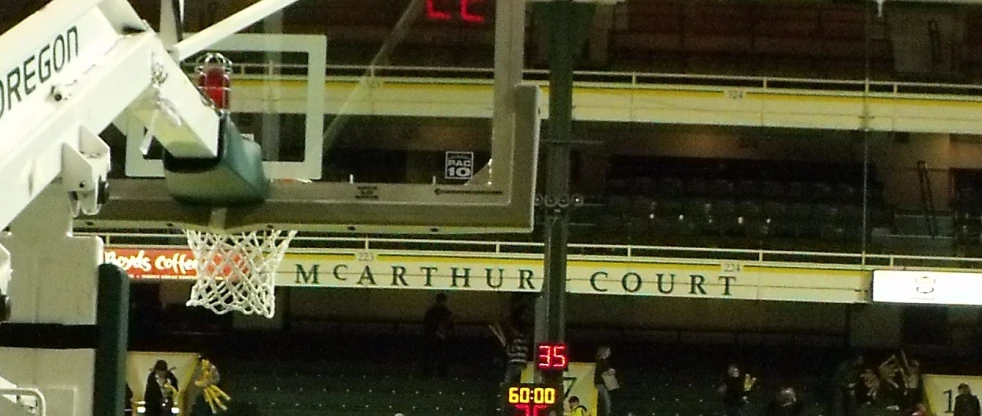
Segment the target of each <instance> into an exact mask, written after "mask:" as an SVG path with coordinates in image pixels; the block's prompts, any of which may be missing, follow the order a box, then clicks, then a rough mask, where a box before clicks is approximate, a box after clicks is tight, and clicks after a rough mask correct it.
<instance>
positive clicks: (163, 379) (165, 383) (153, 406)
mask: <svg viewBox="0 0 982 416" xmlns="http://www.w3.org/2000/svg"><path fill="white" fill-rule="evenodd" d="M176 395H177V377H175V376H174V372H173V371H171V368H170V367H168V366H167V361H164V360H157V363H156V364H154V366H153V370H151V371H150V374H149V375H147V389H146V391H145V392H144V394H143V405H144V407H146V413H145V415H146V416H165V415H169V414H170V408H171V407H172V406H173V405H174V397H175V396H176Z"/></svg>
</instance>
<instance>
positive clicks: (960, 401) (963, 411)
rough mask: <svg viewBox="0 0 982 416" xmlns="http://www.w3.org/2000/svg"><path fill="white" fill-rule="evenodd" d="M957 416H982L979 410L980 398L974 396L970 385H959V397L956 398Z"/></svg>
mask: <svg viewBox="0 0 982 416" xmlns="http://www.w3.org/2000/svg"><path fill="white" fill-rule="evenodd" d="M954 410H955V416H982V413H980V409H979V398H978V397H975V395H973V394H972V389H971V388H969V387H968V384H965V383H962V384H960V385H958V396H957V397H955V409H954Z"/></svg>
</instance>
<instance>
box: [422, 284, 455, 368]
mask: <svg viewBox="0 0 982 416" xmlns="http://www.w3.org/2000/svg"><path fill="white" fill-rule="evenodd" d="M452 331H453V312H451V311H450V308H449V307H447V295H445V294H443V293H440V294H438V295H436V302H435V303H434V304H433V306H431V307H430V309H429V310H427V311H426V315H425V316H424V317H423V335H424V338H425V339H424V342H425V343H426V351H425V354H426V358H425V360H424V362H423V373H424V374H425V375H436V376H437V377H440V378H444V377H446V376H447V364H448V363H447V361H448V358H447V354H448V353H449V352H450V349H449V348H448V347H447V345H448V343H449V341H450V339H449V338H450V333H451V332H452Z"/></svg>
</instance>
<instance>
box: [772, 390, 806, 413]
mask: <svg viewBox="0 0 982 416" xmlns="http://www.w3.org/2000/svg"><path fill="white" fill-rule="evenodd" d="M804 410H805V402H803V401H801V400H798V394H797V393H795V391H794V389H793V388H791V387H785V388H783V389H781V391H780V392H778V393H777V396H775V397H774V398H773V399H772V400H771V402H770V403H769V404H768V405H767V412H766V416H799V415H800V414H801V412H803V411H804Z"/></svg>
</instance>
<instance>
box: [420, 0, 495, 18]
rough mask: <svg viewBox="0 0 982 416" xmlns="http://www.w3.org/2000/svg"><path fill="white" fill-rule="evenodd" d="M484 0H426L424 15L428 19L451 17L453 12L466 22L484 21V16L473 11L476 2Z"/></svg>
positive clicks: (483, 0)
mask: <svg viewBox="0 0 982 416" xmlns="http://www.w3.org/2000/svg"><path fill="white" fill-rule="evenodd" d="M485 1H486V0H426V17H427V18H428V19H430V20H435V21H444V20H451V19H453V16H454V14H455V13H456V14H457V16H459V17H460V20H463V21H465V22H467V23H484V16H483V15H481V14H480V13H479V12H476V11H474V9H473V6H474V5H475V4H476V3H483V2H485Z"/></svg>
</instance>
